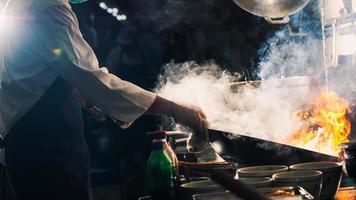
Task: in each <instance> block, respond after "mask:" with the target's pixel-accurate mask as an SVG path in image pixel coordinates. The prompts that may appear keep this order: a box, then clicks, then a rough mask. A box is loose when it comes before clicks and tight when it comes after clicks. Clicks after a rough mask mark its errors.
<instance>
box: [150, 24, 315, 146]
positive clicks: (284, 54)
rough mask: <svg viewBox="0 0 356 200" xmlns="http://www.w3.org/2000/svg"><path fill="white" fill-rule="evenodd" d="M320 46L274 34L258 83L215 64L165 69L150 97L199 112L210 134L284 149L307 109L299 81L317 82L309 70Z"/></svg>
mask: <svg viewBox="0 0 356 200" xmlns="http://www.w3.org/2000/svg"><path fill="white" fill-rule="evenodd" d="M319 42H320V41H318V40H317V39H315V38H309V39H304V40H298V41H296V40H292V39H291V38H289V36H288V32H287V29H283V30H281V31H279V32H277V33H276V34H275V35H274V36H273V37H272V38H271V39H270V40H268V41H267V42H266V44H265V45H264V46H263V48H261V50H260V55H261V58H263V59H261V62H260V63H259V65H258V69H257V70H256V72H255V74H257V75H258V76H259V77H260V78H261V79H262V81H261V82H258V81H257V82H252V83H251V84H250V83H247V82H237V81H238V79H239V77H241V76H239V74H235V75H233V74H232V73H230V72H228V71H223V70H221V68H220V67H219V66H218V65H216V64H214V63H209V64H204V65H198V64H197V63H195V62H185V63H180V64H176V63H169V64H167V65H166V66H165V67H164V70H163V73H162V74H161V75H160V77H159V84H158V86H157V87H156V89H155V92H156V93H157V94H159V95H161V96H163V97H165V98H167V99H170V100H173V101H175V102H179V103H183V104H193V105H197V106H199V107H201V108H202V110H203V111H204V112H205V113H206V115H207V118H208V120H209V122H210V123H211V126H212V127H211V128H213V129H218V130H222V131H227V132H232V133H237V134H242V135H249V136H253V137H257V138H261V139H265V140H269V141H274V142H280V143H285V142H286V139H287V138H288V137H289V136H290V134H291V133H293V132H294V131H296V130H298V129H300V128H301V126H302V125H303V124H301V122H300V121H298V120H297V118H296V116H295V113H296V110H297V109H298V108H300V107H301V106H302V105H305V104H308V101H309V96H310V86H311V82H312V81H311V79H310V78H308V77H305V76H301V75H313V77H315V78H317V77H319V75H318V73H314V72H315V70H312V69H313V68H314V69H315V67H316V66H320V65H319V64H320V60H322V59H321V54H320V53H318V52H319V50H320V46H318V44H319ZM315 74H317V75H315ZM276 78H283V79H276Z"/></svg>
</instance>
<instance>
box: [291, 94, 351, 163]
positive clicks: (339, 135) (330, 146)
mask: <svg viewBox="0 0 356 200" xmlns="http://www.w3.org/2000/svg"><path fill="white" fill-rule="evenodd" d="M348 113H351V110H350V109H349V102H348V101H347V100H345V99H342V98H341V97H339V96H338V95H337V94H336V93H335V92H333V91H330V90H326V89H320V90H319V91H318V93H317V95H315V96H314V99H312V104H311V105H310V106H309V107H303V108H301V109H300V110H298V111H297V118H298V120H300V121H301V122H303V127H302V128H301V129H300V130H298V131H296V132H295V133H293V134H292V137H291V138H290V140H289V141H288V143H289V144H291V145H293V146H298V147H301V148H305V149H310V150H313V151H318V152H321V153H326V154H330V155H335V156H337V155H338V153H339V152H340V148H339V147H338V145H339V144H340V143H344V142H348V141H349V140H348V135H349V134H350V131H351V122H350V120H349V119H348V118H347V114H348Z"/></svg>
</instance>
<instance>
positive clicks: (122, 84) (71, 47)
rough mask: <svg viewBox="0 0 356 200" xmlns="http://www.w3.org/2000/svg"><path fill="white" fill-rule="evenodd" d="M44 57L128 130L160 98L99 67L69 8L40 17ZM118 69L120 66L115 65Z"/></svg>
mask: <svg viewBox="0 0 356 200" xmlns="http://www.w3.org/2000/svg"><path fill="white" fill-rule="evenodd" d="M39 16H40V17H39V19H40V20H43V21H42V23H40V24H39V29H40V30H39V34H40V38H42V40H43V45H45V46H46V49H47V50H46V51H47V52H45V53H44V57H45V59H46V60H47V62H48V63H49V67H51V68H52V69H53V70H54V71H56V72H57V73H58V74H59V75H60V76H61V77H63V78H64V79H65V80H67V81H68V82H69V83H71V84H72V85H73V86H74V87H75V88H77V89H78V90H79V91H80V93H81V94H82V95H83V96H84V97H85V98H86V99H87V101H89V102H90V103H92V104H94V105H95V106H97V107H99V108H101V109H102V110H103V111H104V112H105V113H107V114H108V115H110V116H112V117H113V118H115V119H117V120H119V121H121V122H123V125H122V127H123V128H126V127H128V126H129V125H130V124H131V123H132V122H133V121H135V120H136V119H137V118H138V117H139V116H141V115H142V114H143V113H145V112H146V110H147V109H148V108H149V107H150V106H151V105H152V103H153V101H154V100H155V98H156V95H155V94H154V93H152V92H149V91H146V90H144V89H142V88H140V87H138V86H136V85H134V84H132V83H130V82H127V81H124V80H122V79H120V78H118V77H117V76H115V75H113V74H110V73H109V72H108V70H107V69H106V68H99V63H98V60H97V58H96V55H95V53H94V52H93V50H92V49H91V48H90V46H89V45H88V43H87V42H86V41H85V40H84V38H83V36H82V34H81V32H80V30H79V25H78V20H77V18H76V16H75V14H74V13H73V11H72V10H71V8H70V7H69V6H54V7H50V8H48V9H46V10H45V11H43V12H42V13H41V14H40V15H39ZM114 67H117V66H114Z"/></svg>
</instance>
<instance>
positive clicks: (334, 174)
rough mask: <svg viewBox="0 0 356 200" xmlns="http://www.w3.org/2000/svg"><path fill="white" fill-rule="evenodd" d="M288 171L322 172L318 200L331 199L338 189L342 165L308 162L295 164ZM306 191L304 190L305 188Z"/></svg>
mask: <svg viewBox="0 0 356 200" xmlns="http://www.w3.org/2000/svg"><path fill="white" fill-rule="evenodd" d="M289 168H290V170H293V171H294V170H317V171H321V172H322V189H321V194H320V199H333V198H334V196H335V194H336V192H337V190H338V189H339V186H340V182H341V177H342V164H341V163H337V162H310V163H301V164H295V165H292V166H290V167H289ZM305 189H306V188H305Z"/></svg>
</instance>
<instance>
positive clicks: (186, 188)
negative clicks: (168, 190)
mask: <svg viewBox="0 0 356 200" xmlns="http://www.w3.org/2000/svg"><path fill="white" fill-rule="evenodd" d="M180 187H181V190H182V192H181V195H182V199H187V200H189V199H192V196H193V195H194V194H204V193H209V192H223V191H225V189H224V188H223V187H222V186H221V185H219V184H217V183H215V182H214V181H212V180H204V181H194V182H189V183H185V184H182V185H181V186H180Z"/></svg>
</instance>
